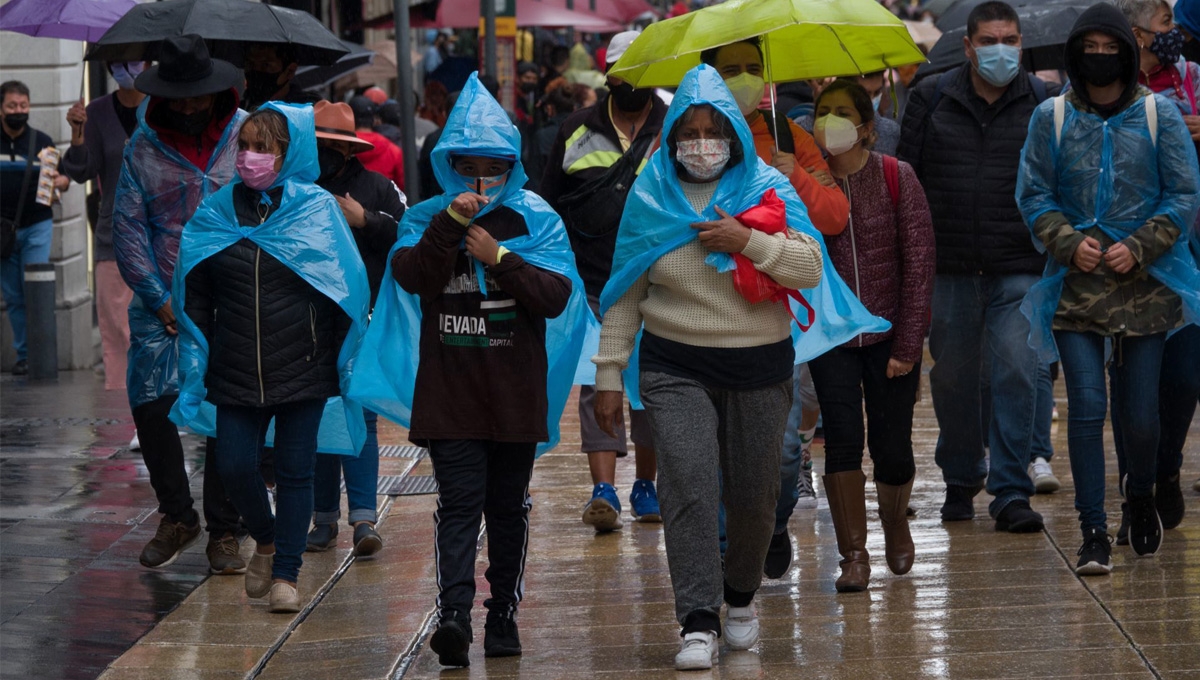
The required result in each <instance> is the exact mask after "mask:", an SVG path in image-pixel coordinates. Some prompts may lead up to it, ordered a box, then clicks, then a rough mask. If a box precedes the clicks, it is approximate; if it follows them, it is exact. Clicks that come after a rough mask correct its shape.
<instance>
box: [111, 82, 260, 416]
mask: <svg viewBox="0 0 1200 680" xmlns="http://www.w3.org/2000/svg"><path fill="white" fill-rule="evenodd" d="M154 99H155V98H154V97H147V98H146V99H145V100H143V101H142V104H141V106H140V107H138V127H137V130H135V131H134V133H133V136H132V137H130V138H129V142H128V143H127V144H126V145H125V157H124V161H123V162H122V164H121V177H120V180H119V181H118V183H117V187H116V195H115V198H114V199H113V253H114V255H115V257H116V261H117V268H118V269H119V270H120V272H121V277H122V278H124V279H125V283H126V284H127V285H128V286H129V287H130V288H131V289H133V292H134V298H133V302H132V303H131V304H130V306H129V336H130V347H129V373H128V386H129V403H130V406H132V407H137V406H140V405H141V404H145V403H148V402H151V401H154V400H155V399H158V398H159V397H162V396H164V395H168V394H175V393H177V392H178V391H179V385H178V382H177V378H178V372H177V367H176V364H177V359H178V348H177V345H176V336H174V335H170V334H168V333H167V330H166V328H165V327H164V326H163V324H162V322H161V321H159V320H158V317H157V316H156V315H155V311H156V310H158V309H159V308H160V307H162V306H163V305H164V304H166V303H167V302H168V301H169V300H170V298H171V290H170V286H171V277H172V275H173V274H174V272H175V260H176V256H177V255H178V252H179V239H180V236H181V235H182V232H183V225H184V224H185V223H187V221H188V220H190V219H191V218H192V214H193V213H194V212H195V211H196V209H197V208H198V207H199V206H200V202H201V201H203V200H204V199H205V198H207V197H208V196H209V195H211V194H212V193H214V192H216V191H217V190H218V189H220V188H221V187H223V186H225V185H226V184H228V183H229V182H230V181H231V180H232V179H233V177H234V172H235V171H234V162H235V160H236V157H237V132H238V130H239V129H240V128H241V124H242V121H243V120H245V117H246V113H245V112H244V111H242V110H241V109H238V108H237V107H236V99H235V100H234V103H235V105H234V107H233V109H232V110H231V111H229V112H228V120H227V121H226V123H225V126H224V128H222V129H221V130H220V132H219V135H218V136H217V139H216V141H215V142H214V143H213V146H212V149H211V152H210V153H209V154H208V160H207V163H205V164H204V165H200V166H197V165H196V164H195V163H193V162H192V161H191V160H189V159H188V157H187V156H186V155H185V154H183V153H181V152H180V150H179V149H178V148H177V147H176V146H175V145H174V144H172V143H171V141H170V140H171V139H172V137H171V135H169V134H167V135H166V136H162V135H160V134H159V131H158V130H157V129H155V127H154V126H153V125H152V124H151V123H150V121H148V120H147V117H148V111H149V108H150V105H151V103H152V102H153V101H154ZM214 106H216V104H214ZM211 129H214V128H212V126H210V130H211Z"/></svg>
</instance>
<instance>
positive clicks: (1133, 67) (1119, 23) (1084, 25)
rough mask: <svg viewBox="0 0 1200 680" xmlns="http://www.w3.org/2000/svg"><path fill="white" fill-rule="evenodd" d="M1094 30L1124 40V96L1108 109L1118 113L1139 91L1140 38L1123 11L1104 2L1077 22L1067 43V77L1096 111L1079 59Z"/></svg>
mask: <svg viewBox="0 0 1200 680" xmlns="http://www.w3.org/2000/svg"><path fill="white" fill-rule="evenodd" d="M1092 31H1100V32H1101V33H1105V34H1107V35H1110V36H1112V37H1114V38H1116V39H1117V40H1119V41H1121V52H1120V55H1121V66H1122V71H1123V72H1124V75H1122V76H1121V80H1122V82H1124V83H1125V91H1124V92H1123V93H1122V94H1121V98H1120V99H1118V100H1117V102H1116V104H1115V105H1113V106H1112V107H1109V108H1115V109H1117V110H1120V109H1123V108H1124V107H1125V105H1126V104H1128V103H1129V101H1130V100H1131V99H1133V95H1134V93H1135V92H1137V89H1138V69H1139V67H1140V59H1139V55H1140V50H1139V49H1138V46H1137V38H1135V37H1134V35H1133V29H1132V28H1130V26H1129V21H1128V20H1127V19H1126V18H1125V15H1124V14H1122V13H1121V10H1119V9H1117V8H1116V7H1114V6H1113V5H1110V4H1108V3H1107V2H1101V3H1099V4H1096V5H1092V6H1091V7H1090V8H1088V9H1087V11H1085V12H1084V13H1083V14H1081V15H1079V19H1078V20H1077V21H1076V22H1075V27H1074V28H1073V29H1071V37H1070V38H1069V39H1068V40H1067V49H1066V54H1065V57H1066V66H1067V75H1068V76H1069V77H1070V79H1071V83H1072V89H1073V90H1074V91H1075V94H1076V95H1078V96H1079V98H1080V99H1082V100H1083V101H1084V102H1085V103H1087V104H1088V105H1089V106H1092V107H1093V108H1097V107H1096V106H1095V104H1094V103H1093V102H1092V101H1091V99H1090V98H1089V96H1088V89H1087V87H1086V86H1085V85H1084V80H1083V77H1082V76H1081V75H1080V74H1081V71H1080V65H1079V62H1080V59H1081V58H1082V57H1083V36H1085V35H1087V34H1088V33H1091V32H1092Z"/></svg>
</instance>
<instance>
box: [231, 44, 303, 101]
mask: <svg viewBox="0 0 1200 680" xmlns="http://www.w3.org/2000/svg"><path fill="white" fill-rule="evenodd" d="M299 67H300V64H299V62H298V61H297V59H296V56H295V50H294V49H293V48H292V47H291V46H290V45H288V44H286V43H251V44H249V45H246V56H245V57H244V61H243V63H242V68H243V69H245V72H246V102H245V103H246V109H247V110H251V111H253V110H254V109H257V108H258V107H260V106H262V105H263V104H264V103H266V102H269V101H280V102H286V103H288V104H312V103H315V102H316V101H317V100H318V99H320V98H319V97H317V96H316V95H314V94H312V93H311V92H306V91H304V90H301V89H297V88H295V87H292V79H293V78H295V77H296V69H298V68H299Z"/></svg>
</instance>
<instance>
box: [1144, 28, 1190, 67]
mask: <svg viewBox="0 0 1200 680" xmlns="http://www.w3.org/2000/svg"><path fill="white" fill-rule="evenodd" d="M1183 42H1184V38H1183V32H1182V31H1180V30H1179V28H1178V27H1176V28H1172V29H1171V30H1169V31H1167V32H1166V33H1155V34H1154V42H1152V43H1150V53H1151V54H1153V55H1154V56H1156V57H1158V61H1159V62H1161V63H1163V64H1174V63H1175V62H1177V61H1179V55H1180V54H1182V53H1183Z"/></svg>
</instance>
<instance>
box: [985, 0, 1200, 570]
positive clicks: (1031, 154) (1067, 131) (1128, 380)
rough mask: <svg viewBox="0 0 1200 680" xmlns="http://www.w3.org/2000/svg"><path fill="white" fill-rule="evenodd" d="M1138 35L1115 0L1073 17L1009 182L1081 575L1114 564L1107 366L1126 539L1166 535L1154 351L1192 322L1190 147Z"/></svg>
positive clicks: (1196, 197)
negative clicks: (1027, 255)
mask: <svg viewBox="0 0 1200 680" xmlns="http://www.w3.org/2000/svg"><path fill="white" fill-rule="evenodd" d="M1137 44H1138V43H1137V38H1136V37H1135V33H1134V31H1133V30H1132V28H1131V27H1130V25H1129V22H1128V21H1127V20H1126V19H1125V17H1124V16H1123V15H1122V13H1121V11H1120V10H1118V9H1117V8H1116V7H1113V6H1111V5H1108V4H1098V5H1095V6H1093V7H1091V8H1089V9H1088V10H1087V11H1086V12H1084V13H1083V14H1082V15H1080V17H1079V19H1078V20H1077V21H1076V23H1075V27H1074V30H1073V31H1072V32H1071V37H1070V39H1069V40H1068V42H1067V48H1066V63H1067V73H1068V75H1069V76H1070V78H1071V82H1072V83H1073V85H1074V86H1073V87H1072V89H1071V91H1070V92H1068V93H1067V94H1065V95H1063V96H1060V97H1056V98H1054V99H1053V100H1051V101H1048V102H1045V103H1044V104H1042V105H1041V106H1039V107H1038V108H1037V110H1036V111H1035V112H1034V114H1033V118H1032V120H1031V121H1030V124H1029V138H1028V140H1027V141H1026V142H1025V147H1024V149H1023V151H1022V153H1021V172H1020V174H1019V175H1018V181H1017V194H1016V195H1017V200H1018V202H1019V205H1020V208H1021V213H1022V215H1023V216H1024V218H1025V222H1026V223H1027V224H1028V225H1029V230H1030V231H1031V232H1032V234H1033V236H1034V238H1035V241H1036V242H1037V243H1038V244H1039V245H1040V246H1041V247H1042V248H1044V250H1045V252H1046V253H1047V254H1048V255H1050V259H1049V260H1048V262H1047V264H1046V269H1045V274H1044V275H1043V277H1042V279H1041V281H1039V282H1038V283H1037V284H1036V285H1035V286H1033V287H1032V288H1031V289H1030V291H1029V293H1028V295H1027V296H1026V298H1025V300H1024V302H1023V304H1022V305H1021V311H1022V312H1023V313H1024V314H1025V315H1026V316H1028V317H1029V320H1030V323H1031V325H1032V329H1031V332H1030V334H1029V342H1028V345H1029V346H1030V347H1031V348H1032V349H1034V350H1036V351H1038V352H1039V353H1040V354H1041V356H1042V358H1043V359H1044V360H1053V359H1054V358H1055V355H1058V356H1061V360H1062V368H1063V375H1064V377H1065V378H1066V383H1067V404H1068V410H1069V418H1068V427H1069V437H1068V445H1069V451H1070V456H1071V471H1072V476H1073V477H1074V479H1075V508H1076V509H1077V510H1078V511H1079V522H1080V528H1081V529H1082V532H1083V545H1082V547H1080V549H1079V553H1078V554H1079V560H1078V562H1077V564H1076V567H1075V571H1076V573H1077V574H1081V575H1097V574H1107V573H1109V572H1110V571H1111V570H1112V557H1111V551H1112V548H1111V547H1110V542H1111V539H1110V538H1109V536H1108V534H1107V517H1106V515H1105V512H1104V494H1105V489H1104V487H1105V482H1104V479H1105V475H1104V441H1103V436H1102V435H1103V429H1104V420H1105V414H1106V413H1107V411H1108V407H1109V399H1108V397H1107V394H1108V392H1107V389H1108V388H1107V385H1106V382H1105V377H1106V376H1105V372H1106V371H1105V366H1106V364H1109V363H1110V362H1111V368H1110V370H1111V373H1112V386H1111V388H1112V411H1113V420H1114V425H1115V424H1116V421H1119V424H1120V426H1119V427H1114V428H1113V429H1114V434H1115V436H1116V437H1118V440H1119V442H1120V444H1119V446H1120V447H1121V448H1122V449H1123V450H1124V455H1125V458H1126V462H1125V468H1126V469H1125V475H1124V476H1123V477H1122V479H1121V486H1122V490H1123V492H1124V495H1125V499H1126V502H1127V504H1128V515H1129V517H1128V519H1129V530H1128V531H1129V533H1128V541H1129V545H1130V547H1131V548H1132V549H1133V552H1134V554H1136V555H1139V556H1141V555H1153V554H1154V553H1156V552H1157V551H1158V549H1159V547H1160V545H1161V543H1162V532H1163V523H1162V521H1161V519H1160V517H1159V513H1158V510H1157V508H1156V503H1155V500H1156V499H1155V496H1156V490H1155V484H1156V478H1157V481H1158V483H1160V484H1161V483H1162V482H1163V481H1164V480H1163V479H1162V478H1161V477H1157V475H1156V468H1157V463H1158V451H1159V437H1160V429H1159V417H1160V415H1159V413H1160V412H1159V395H1160V392H1159V376H1160V374H1161V370H1162V361H1163V350H1164V346H1165V343H1166V340H1167V335H1168V334H1169V333H1171V332H1172V331H1175V330H1176V329H1177V328H1179V327H1180V326H1181V324H1183V323H1195V322H1196V321H1198V320H1200V270H1198V269H1197V265H1196V261H1195V259H1194V257H1193V256H1192V253H1191V252H1189V243H1188V242H1189V236H1188V232H1189V231H1190V230H1191V229H1192V226H1193V224H1194V221H1195V219H1196V214H1197V210H1200V170H1198V167H1197V158H1196V150H1195V147H1194V146H1193V145H1192V144H1191V141H1190V134H1189V132H1188V128H1187V126H1186V125H1185V123H1184V121H1183V117H1182V116H1181V115H1180V113H1179V109H1178V107H1176V106H1175V105H1174V104H1172V103H1171V101H1170V100H1169V99H1167V98H1166V97H1164V96H1162V95H1157V94H1154V93H1153V92H1151V91H1150V90H1148V89H1147V88H1145V87H1142V86H1141V85H1139V84H1138V74H1139V70H1140V69H1139V56H1140V55H1139V51H1138V48H1137ZM993 455H994V453H993ZM1176 493H1178V490H1177V489H1176Z"/></svg>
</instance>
